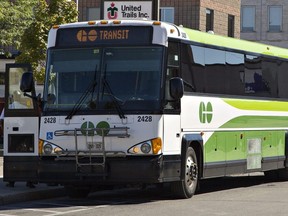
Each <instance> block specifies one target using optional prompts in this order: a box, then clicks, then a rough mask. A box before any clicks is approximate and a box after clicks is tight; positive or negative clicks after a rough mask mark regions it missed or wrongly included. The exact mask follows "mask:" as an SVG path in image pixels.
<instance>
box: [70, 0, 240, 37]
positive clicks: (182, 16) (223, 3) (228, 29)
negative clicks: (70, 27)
mask: <svg viewBox="0 0 288 216" xmlns="http://www.w3.org/2000/svg"><path fill="white" fill-rule="evenodd" d="M74 1H75V2H76V3H77V6H78V10H79V21H87V20H94V19H103V11H102V10H103V4H104V0H74ZM127 1H129V0H126V2H127ZM111 2H113V1H111ZM159 4H160V15H159V16H160V20H162V21H169V22H172V23H175V24H176V25H183V26H185V27H188V28H193V29H198V30H200V31H209V30H212V31H214V33H215V34H219V35H225V36H231V37H236V38H239V37H240V8H241V3H240V0H177V1H175V0H159Z"/></svg>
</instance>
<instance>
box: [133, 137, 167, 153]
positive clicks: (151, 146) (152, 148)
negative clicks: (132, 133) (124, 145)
mask: <svg viewBox="0 0 288 216" xmlns="http://www.w3.org/2000/svg"><path fill="white" fill-rule="evenodd" d="M161 151H162V140H161V138H155V139H152V140H147V141H145V142H141V143H138V144H136V145H134V146H132V147H131V148H130V149H128V153H131V154H145V155H152V154H160V153H161Z"/></svg>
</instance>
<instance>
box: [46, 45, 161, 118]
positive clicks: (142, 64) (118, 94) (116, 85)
mask: <svg viewBox="0 0 288 216" xmlns="http://www.w3.org/2000/svg"><path fill="white" fill-rule="evenodd" d="M164 53H165V47H164V46H159V45H151V46H128V47H127V46H125V47H112V46H111V47H85V48H65V49H59V48H50V49H48V52H47V56H48V58H47V67H46V82H45V88H44V95H43V100H44V104H43V111H44V113H45V112H49V113H50V112H60V113H69V112H71V110H74V111H75V112H78V113H79V114H80V113H81V112H82V113H85V114H89V113H90V114H95V112H96V113H109V114H110V113H117V112H118V113H119V109H121V112H122V111H123V112H125V114H128V113H131V112H132V113H133V112H139V111H141V112H144V113H145V112H146V113H155V112H157V110H160V109H161V88H162V77H163V76H162V73H163V67H164V64H163V62H164ZM119 107H120V108H119Z"/></svg>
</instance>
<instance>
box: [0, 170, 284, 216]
mask: <svg viewBox="0 0 288 216" xmlns="http://www.w3.org/2000/svg"><path fill="white" fill-rule="evenodd" d="M287 194H288V182H276V181H268V180H267V179H265V178H264V176H263V175H262V174H257V175H254V176H247V175H246V176H241V177H227V178H217V179H209V180H205V181H202V182H201V191H200V192H199V193H198V194H196V195H195V196H194V197H193V198H191V199H186V200H180V199H174V198H173V197H172V196H171V194H170V192H169V190H168V188H166V187H164V188H157V187H152V186H151V187H149V188H147V189H145V190H140V189H119V190H113V191H99V192H95V193H92V194H91V195H90V196H89V197H88V198H86V199H69V198H68V197H62V198H56V199H49V200H47V199H46V200H38V201H33V202H26V203H16V204H11V205H7V206H2V207H0V215H5V216H9V215H21V216H26V215H27V216H28V215H29V216H34V215H35V216H36V215H37V216H39V215H40V216H42V215H43V216H48V215H49V216H52V215H75V216H76V215H79V214H82V215H90V216H92V215H93V216H95V215H105V216H112V215H113V216H115V215H125V216H127V215H128V216H129V215H131V216H132V215H133V216H135V215H137V216H142V215H150V216H152V215H158V216H162V215H163V216H164V215H165V216H169V215H171V216H175V215H187V214H189V215H197V216H206V215H209V216H211V215H233V216H235V215H245V216H247V215H253V216H260V215H261V216H266V215H267V216H268V215H277V216H279V215H287V212H288V198H287Z"/></svg>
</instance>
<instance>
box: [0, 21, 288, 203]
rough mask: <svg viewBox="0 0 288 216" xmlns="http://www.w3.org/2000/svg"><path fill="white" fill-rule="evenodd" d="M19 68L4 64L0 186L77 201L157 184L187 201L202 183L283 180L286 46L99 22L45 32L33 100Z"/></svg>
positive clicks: (287, 124)
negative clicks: (21, 186)
mask: <svg viewBox="0 0 288 216" xmlns="http://www.w3.org/2000/svg"><path fill="white" fill-rule="evenodd" d="M27 70H29V69H28V68H27V67H26V68H24V69H23V67H22V69H21V67H20V69H19V67H18V68H17V67H13V66H11V67H10V68H8V69H7V78H6V82H7V83H8V85H7V86H6V99H7V102H6V107H5V135H4V181H7V182H15V181H30V182H35V183H37V182H40V183H47V184H60V185H64V186H65V187H67V188H68V189H69V191H70V192H71V191H72V192H73V193H71V194H74V195H76V194H78V195H80V194H81V196H84V195H87V194H88V192H89V191H90V190H91V189H92V188H93V187H95V186H100V185H118V184H133V183H137V184H139V183H140V184H163V183H169V184H170V185H171V189H172V191H173V193H174V194H175V195H176V196H178V197H181V198H189V197H192V196H193V195H194V193H195V190H196V189H197V188H198V184H199V180H201V179H204V178H212V177H220V176H227V175H232V174H243V173H251V172H265V173H268V174H275V175H278V176H281V177H286V176H287V175H286V167H287V166H288V163H287V159H286V158H287V154H288V150H287V145H288V139H287V138H286V137H287V129H288V101H287V99H288V85H287V82H288V50H286V49H282V48H277V47H273V46H269V45H264V44H258V43H253V42H248V41H243V40H238V39H234V38H228V37H222V36H217V35H213V34H208V33H203V32H199V31H196V30H191V29H187V28H183V27H178V26H175V25H173V24H169V23H164V22H158V21H129V20H122V21H118V20H117V21H116V20H114V21H103V20H102V21H90V22H79V23H71V24H65V25H59V26H54V27H53V28H52V29H51V31H50V33H49V37H48V51H47V66H46V78H45V84H44V91H43V94H42V96H41V97H39V96H38V97H36V96H35V85H34V81H33V77H32V73H31V72H25V71H27ZM22 74H23V76H22ZM21 76H22V77H21ZM19 83H21V84H20V86H19V85H18V84H19ZM15 84H17V85H15ZM19 90H21V91H22V93H21V94H18V96H14V93H15V91H16V92H19ZM23 92H24V94H23ZM33 98H34V99H33ZM12 99H13V102H14V101H17V100H18V103H19V104H21V103H22V105H25V106H24V107H23V106H22V107H18V108H15V107H12V106H10V105H9V102H10V103H11V100H12ZM8 100H9V101H8Z"/></svg>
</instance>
